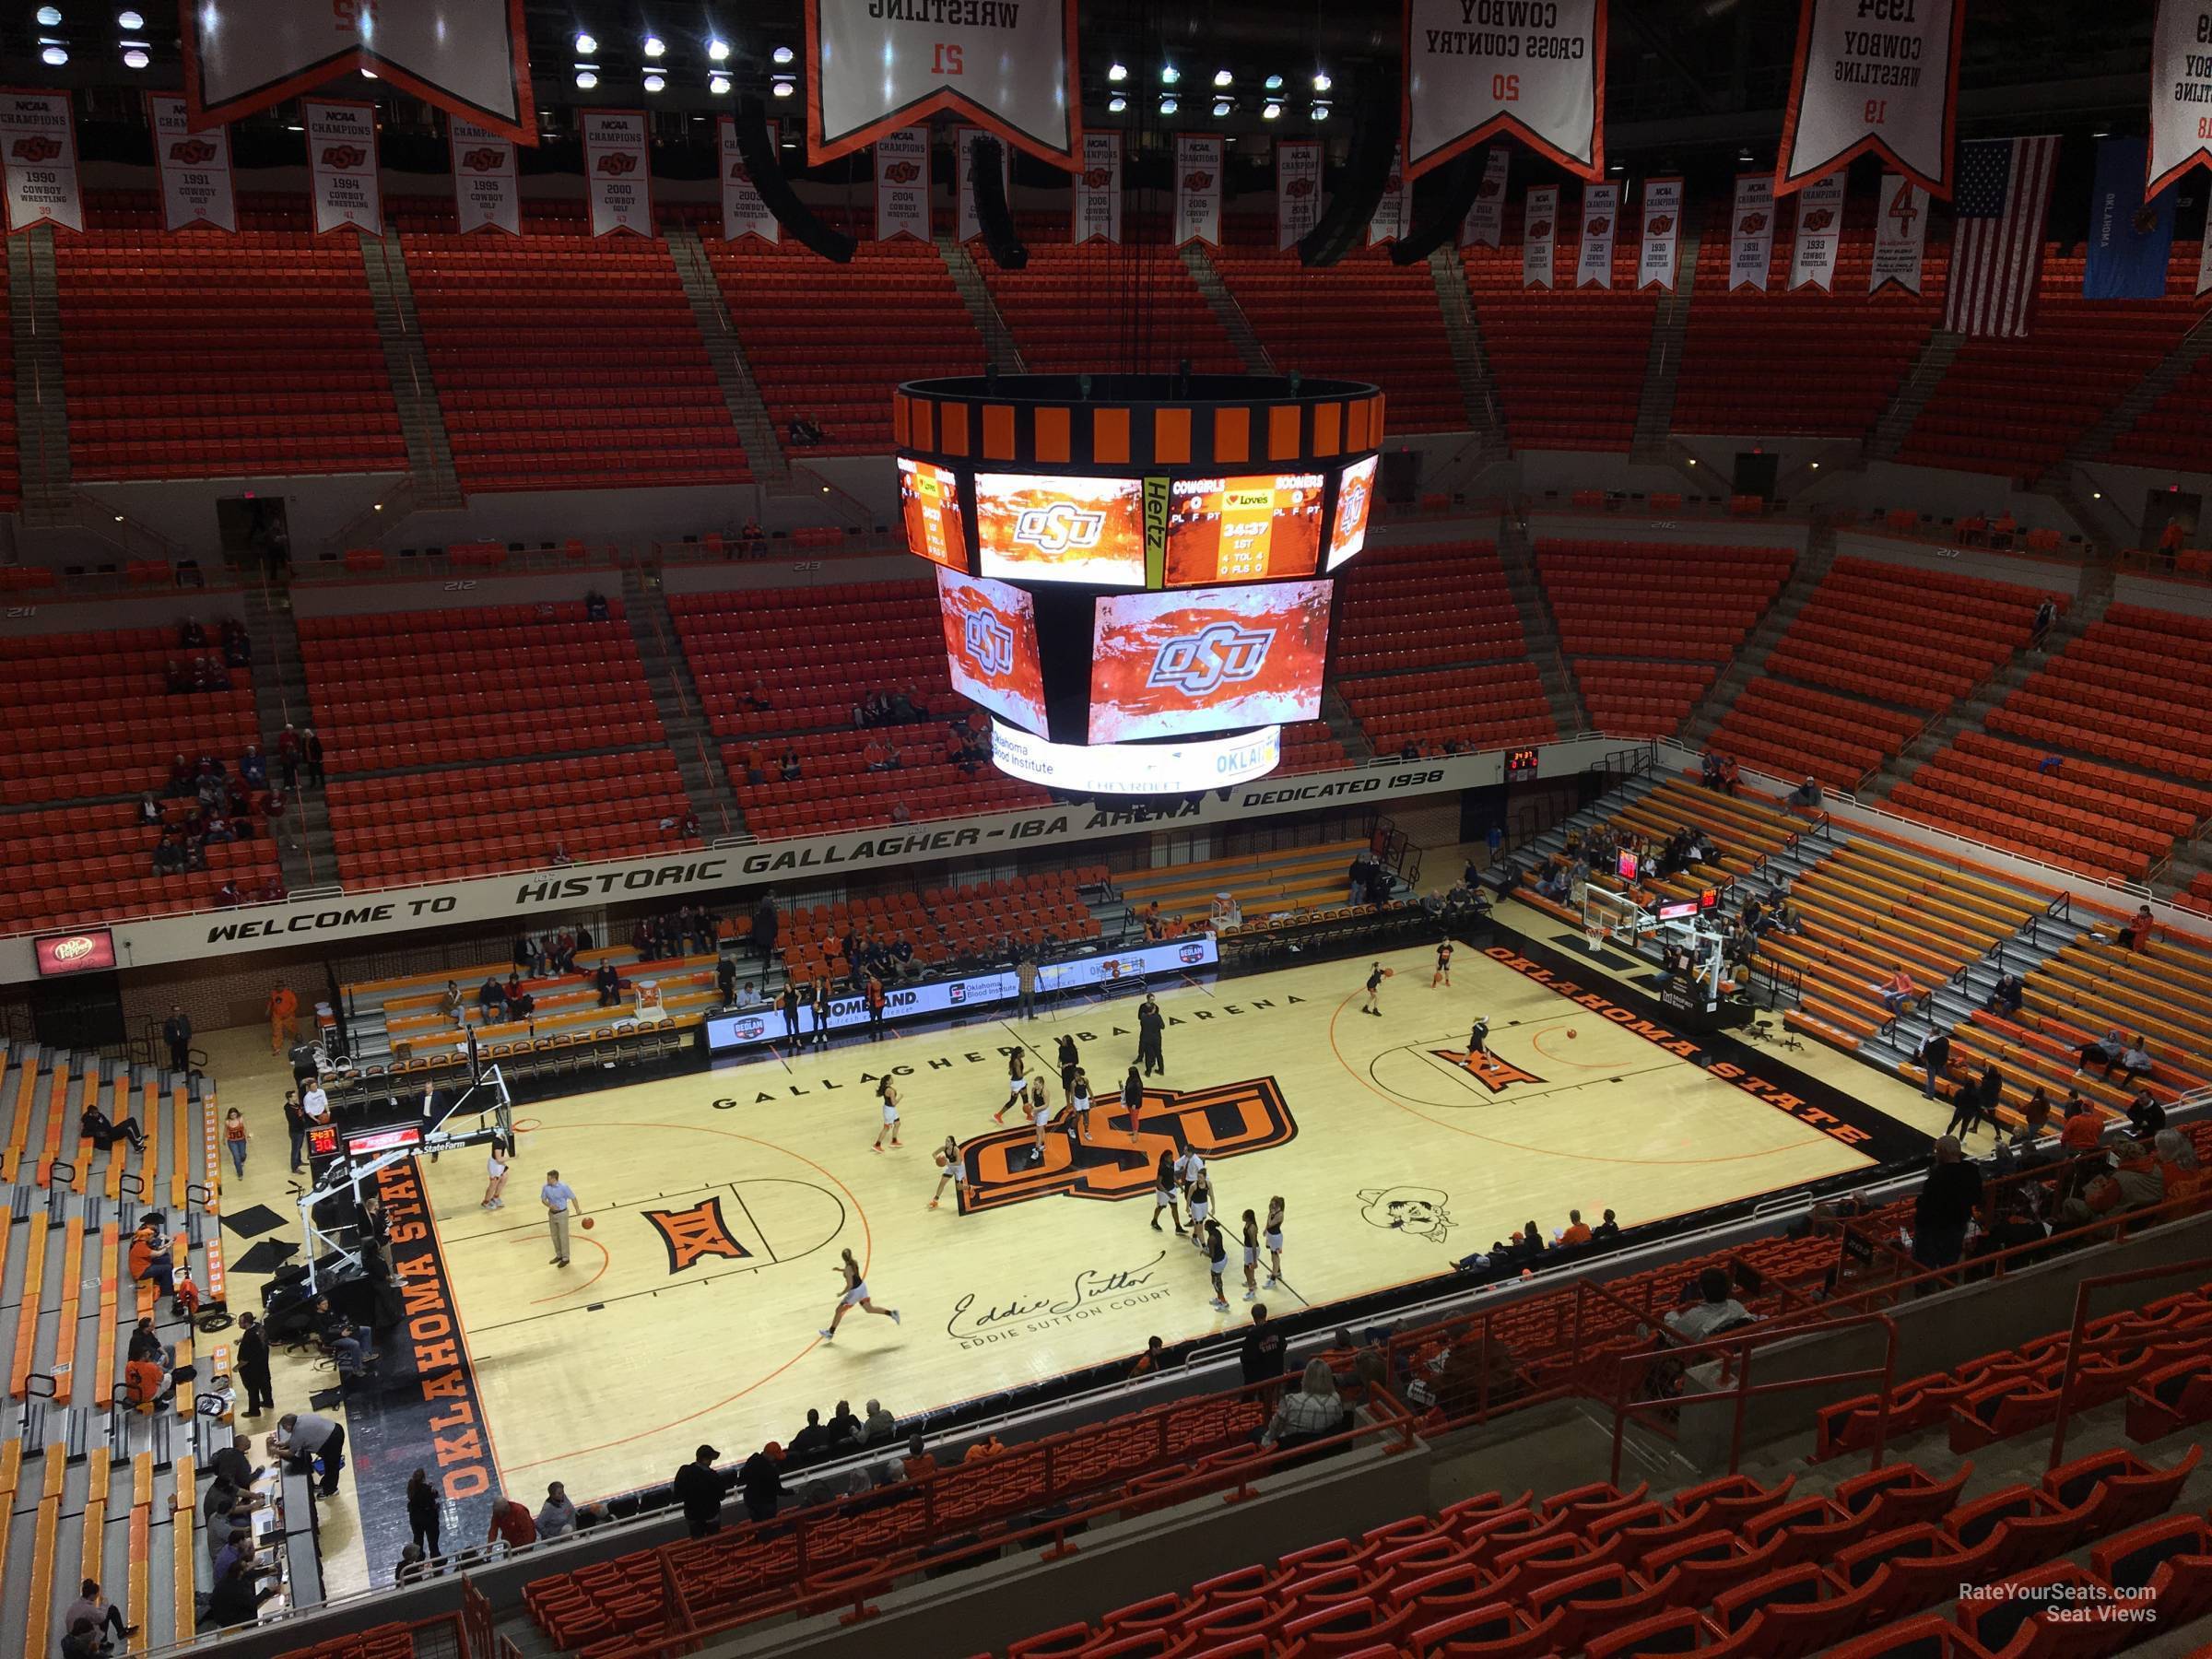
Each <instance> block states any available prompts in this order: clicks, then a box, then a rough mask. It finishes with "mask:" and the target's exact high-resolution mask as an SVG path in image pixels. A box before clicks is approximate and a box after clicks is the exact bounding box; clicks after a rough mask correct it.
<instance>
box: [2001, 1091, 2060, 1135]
mask: <svg viewBox="0 0 2212 1659" xmlns="http://www.w3.org/2000/svg"><path fill="white" fill-rule="evenodd" d="M2050 1132H2051V1091H2050V1090H2048V1089H2046V1088H2041V1086H2038V1088H2036V1091H2035V1092H2034V1093H2033V1094H2031V1095H2030V1096H2029V1097H2028V1104H2027V1105H2025V1106H2023V1107H2022V1108H2021V1109H2020V1122H2019V1126H2018V1128H2016V1129H2014V1130H2013V1132H2012V1137H2011V1139H2010V1140H2008V1141H2007V1142H2006V1145H2007V1146H2009V1147H2014V1148H2016V1149H2019V1148H2025V1147H2032V1146H2033V1145H2035V1143H2036V1142H2037V1141H2039V1140H2041V1139H2042V1138H2043V1136H2044V1135H2048V1134H2049V1133H2050Z"/></svg>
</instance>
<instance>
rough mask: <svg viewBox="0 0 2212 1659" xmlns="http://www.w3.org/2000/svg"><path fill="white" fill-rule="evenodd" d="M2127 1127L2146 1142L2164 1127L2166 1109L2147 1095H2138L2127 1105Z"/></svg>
mask: <svg viewBox="0 0 2212 1659" xmlns="http://www.w3.org/2000/svg"><path fill="white" fill-rule="evenodd" d="M2127 1126H2128V1127H2129V1128H2130V1129H2131V1130H2133V1131H2134V1132H2135V1133H2136V1136H2137V1137H2138V1138H2141V1139H2145V1140H2147V1139H2148V1138H2149V1137H2150V1136H2152V1135H2156V1134H2158V1132H2159V1130H2161V1129H2163V1128H2165V1127H2166V1108H2165V1107H2163V1106H2161V1105H2159V1103H2158V1101H2156V1100H2152V1099H2151V1098H2150V1097H2149V1096H2148V1095H2147V1094H2139V1095H2137V1096H2136V1098H2135V1099H2134V1100H2130V1101H2129V1102H2128V1103H2127Z"/></svg>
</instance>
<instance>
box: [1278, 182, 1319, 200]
mask: <svg viewBox="0 0 2212 1659" xmlns="http://www.w3.org/2000/svg"><path fill="white" fill-rule="evenodd" d="M1283 194H1285V195H1287V196H1310V195H1312V194H1313V181H1312V179H1292V180H1290V181H1289V182H1287V183H1286V184H1285V185H1284V186H1283Z"/></svg>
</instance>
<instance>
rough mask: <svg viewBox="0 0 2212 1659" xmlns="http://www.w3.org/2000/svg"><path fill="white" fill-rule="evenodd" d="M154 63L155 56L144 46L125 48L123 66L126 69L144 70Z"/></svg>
mask: <svg viewBox="0 0 2212 1659" xmlns="http://www.w3.org/2000/svg"><path fill="white" fill-rule="evenodd" d="M153 61H154V59H153V54H152V53H149V52H147V49H146V48H145V47H143V46H125V47H124V49H123V66H124V68H125V69H143V68H145V67H146V66H147V65H148V64H150V63H152V62H153Z"/></svg>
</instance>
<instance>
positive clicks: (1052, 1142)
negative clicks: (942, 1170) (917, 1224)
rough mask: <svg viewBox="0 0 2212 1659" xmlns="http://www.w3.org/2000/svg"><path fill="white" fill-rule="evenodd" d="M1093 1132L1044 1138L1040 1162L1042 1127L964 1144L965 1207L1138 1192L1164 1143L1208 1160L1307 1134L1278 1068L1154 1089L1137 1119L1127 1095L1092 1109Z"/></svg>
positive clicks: (966, 1211) (1145, 1189) (1149, 1180)
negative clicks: (1266, 1073) (1035, 1151)
mask: <svg viewBox="0 0 2212 1659" xmlns="http://www.w3.org/2000/svg"><path fill="white" fill-rule="evenodd" d="M1088 1129H1089V1134H1090V1139H1089V1140H1088V1141H1087V1142H1084V1143H1082V1144H1080V1145H1078V1144H1076V1143H1075V1142H1073V1141H1071V1140H1070V1139H1069V1137H1068V1136H1067V1135H1064V1134H1060V1133H1057V1132H1054V1133H1049V1134H1047V1135H1045V1137H1044V1158H1043V1159H1042V1161H1041V1162H1035V1163H1032V1162H1031V1161H1030V1147H1032V1146H1033V1145H1035V1143H1036V1135H1035V1133H1034V1132H1033V1131H1031V1130H1028V1129H998V1130H994V1131H993V1132H992V1133H990V1134H989V1135H979V1136H978V1137H977V1138H976V1139H974V1140H971V1141H967V1142H964V1143H962V1145H961V1147H960V1159H961V1162H962V1163H963V1164H964V1165H965V1167H966V1169H967V1171H968V1180H969V1183H970V1184H969V1191H968V1193H967V1194H966V1195H965V1196H964V1197H962V1198H961V1200H960V1211H961V1214H963V1215H972V1214H974V1213H975V1212H976V1211H978V1210H986V1209H996V1208H997V1207H999V1206H1001V1205H1007V1204H1019V1203H1021V1202H1022V1201H1023V1200H1025V1199H1030V1198H1049V1197H1052V1196H1053V1195H1054V1194H1062V1193H1065V1194H1068V1195H1069V1196H1071V1197H1076V1198H1102V1199H1108V1200H1118V1199H1123V1198H1138V1197H1142V1196H1143V1195H1144V1194H1147V1193H1149V1192H1150V1191H1151V1190H1152V1185H1153V1179H1154V1172H1155V1171H1157V1170H1158V1169H1159V1155H1160V1154H1161V1153H1162V1152H1170V1153H1173V1154H1175V1155H1176V1156H1178V1157H1180V1156H1181V1155H1182V1153H1184V1152H1186V1151H1190V1150H1193V1149H1195V1150H1196V1151H1197V1153H1198V1155H1199V1156H1200V1157H1202V1158H1204V1159H1207V1160H1208V1161H1211V1160H1213V1159H1222V1158H1241V1157H1242V1156H1243V1155H1244V1154H1245V1153H1247V1152H1264V1151H1265V1150H1266V1149H1267V1148H1268V1147H1280V1146H1285V1145H1288V1143H1289V1142H1290V1141H1291V1140H1293V1139H1295V1138H1296V1137H1297V1135H1298V1124H1296V1123H1294V1122H1293V1121H1292V1120H1291V1117H1290V1109H1289V1107H1288V1105H1287V1104H1286V1103H1285V1101H1284V1100H1283V1091H1282V1090H1281V1088H1278V1087H1277V1084H1276V1081H1275V1079H1274V1078H1273V1077H1254V1078H1253V1079H1251V1080H1250V1081H1248V1082H1243V1083H1219V1084H1216V1085H1215V1086H1214V1087H1212V1088H1189V1089H1176V1088H1147V1089H1146V1090H1145V1098H1144V1102H1143V1104H1142V1105H1140V1106H1139V1107H1138V1108H1137V1111H1136V1116H1135V1122H1132V1121H1131V1120H1130V1114H1129V1112H1128V1110H1127V1108H1125V1107H1124V1106H1123V1104H1122V1102H1121V1097H1120V1096H1118V1095H1115V1096H1110V1097H1107V1098H1104V1099H1101V1100H1099V1101H1098V1102H1097V1103H1096V1104H1094V1105H1093V1106H1092V1107H1091V1109H1090V1123H1089V1124H1088Z"/></svg>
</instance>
